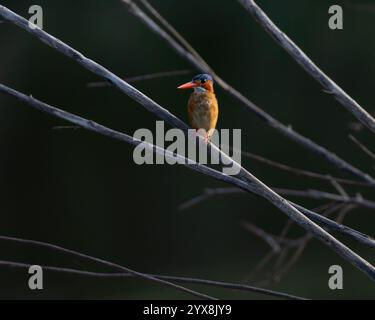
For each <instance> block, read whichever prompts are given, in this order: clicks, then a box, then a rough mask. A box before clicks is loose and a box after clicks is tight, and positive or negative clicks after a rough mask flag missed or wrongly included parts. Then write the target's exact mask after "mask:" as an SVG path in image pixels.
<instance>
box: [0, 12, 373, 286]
mask: <svg viewBox="0 0 375 320" xmlns="http://www.w3.org/2000/svg"><path fill="white" fill-rule="evenodd" d="M0 16H2V17H3V18H4V19H6V20H7V21H9V22H11V23H13V24H15V25H17V26H19V27H20V28H22V29H24V30H25V31H27V32H29V33H31V34H32V35H34V36H36V37H37V38H38V39H39V40H41V41H43V42H44V43H46V44H47V45H49V46H51V47H52V48H54V49H56V50H57V51H59V52H61V53H63V54H65V55H66V56H68V57H70V58H72V59H73V60H74V61H76V62H77V63H79V64H80V65H82V66H83V67H84V68H86V69H88V70H90V71H91V72H93V73H95V74H97V75H98V76H101V77H102V78H104V79H106V80H108V81H111V82H112V83H113V84H114V85H115V86H116V87H117V88H118V89H120V90H121V91H122V92H123V93H125V94H127V95H128V96H129V97H131V98H132V99H133V100H135V101H136V102H138V103H139V104H141V105H142V106H144V107H145V108H146V109H147V110H148V111H150V112H152V113H154V114H155V115H157V116H158V117H159V118H160V119H162V120H164V121H166V122H167V123H169V124H170V125H172V126H173V127H177V128H179V129H181V130H183V131H184V132H187V131H188V129H189V127H188V126H187V125H186V124H185V123H184V122H182V121H181V120H180V119H178V118H177V117H175V116H174V115H173V114H171V113H170V112H168V111H167V110H166V109H164V108H163V107H162V106H160V105H159V104H157V103H156V102H155V101H153V100H152V99H150V98H149V97H147V96H146V95H144V94H143V93H142V92H140V91H138V90H137V89H135V88H134V87H132V86H131V85H130V84H128V83H126V82H125V81H123V80H122V79H121V78H119V77H118V76H116V75H114V74H113V73H111V72H110V71H109V70H108V69H106V68H104V67H103V66H101V65H99V64H98V63H96V62H94V61H93V60H90V59H88V58H86V57H85V56H84V55H82V54H81V53H80V52H78V51H77V50H75V49H73V48H72V47H70V46H68V45H67V44H65V43H63V42H62V41H61V40H58V39H57V38H55V37H53V36H51V35H50V34H48V33H47V32H45V31H43V30H41V29H38V28H36V29H31V28H30V27H29V23H28V21H27V20H26V19H24V18H22V17H21V16H19V15H17V14H16V13H14V12H12V11H11V10H9V9H8V8H6V7H4V6H0ZM0 89H1V91H2V92H4V93H7V94H9V95H11V96H14V97H17V98H18V99H20V100H22V101H23V102H25V103H27V104H29V105H31V106H34V107H36V108H38V109H42V110H43V111H45V112H49V113H51V114H53V115H55V116H57V117H60V118H66V119H67V120H68V121H71V122H72V120H73V123H75V124H78V125H81V124H82V125H83V127H85V128H87V129H88V130H91V131H95V132H98V133H101V132H103V133H104V134H105V135H109V136H112V137H113V138H115V139H120V140H122V141H125V142H127V143H131V144H133V145H134V144H139V143H141V141H135V140H133V139H132V138H131V137H130V136H127V135H125V134H121V133H118V132H115V131H114V130H111V129H109V128H105V127H103V126H100V125H98V124H94V125H93V123H92V122H91V121H88V120H86V119H83V118H81V117H77V116H75V115H72V114H69V113H66V112H64V111H62V110H59V109H57V108H53V107H51V106H48V105H46V104H43V103H41V102H40V101H37V100H36V99H34V98H33V97H27V96H25V95H22V94H20V93H19V92H16V91H15V90H12V89H10V88H7V87H5V86H4V85H1V87H0ZM47 110H48V111H47ZM196 139H197V140H199V141H202V143H204V142H203V138H202V137H200V136H199V135H197V137H196ZM144 145H146V144H144ZM147 145H148V148H149V150H155V152H160V153H161V154H163V155H164V154H165V155H166V154H168V155H169V156H170V157H173V154H172V153H168V152H166V151H165V150H161V148H157V147H156V146H152V145H151V144H147ZM208 145H209V147H210V148H211V150H215V151H216V152H217V153H218V154H220V156H221V159H224V162H227V163H229V164H231V165H232V166H233V167H235V168H238V169H239V174H238V175H237V176H236V178H235V177H232V176H226V175H224V174H220V172H218V171H215V170H213V171H209V168H208V167H206V166H202V165H199V164H196V163H193V164H192V163H191V161H189V160H188V162H187V163H188V167H189V168H192V169H194V170H196V171H198V172H203V171H204V172H210V175H211V176H216V177H218V175H219V176H220V177H219V179H220V180H222V181H231V182H232V184H235V185H237V186H238V187H241V188H242V189H244V190H247V191H248V192H250V193H255V194H257V195H258V196H260V197H262V198H264V199H266V200H267V201H269V202H270V203H271V204H273V205H274V206H275V207H277V208H278V209H280V210H281V211H282V212H284V213H285V214H286V215H287V216H289V217H290V218H292V219H293V220H294V221H295V222H296V223H297V224H299V225H300V226H301V227H303V228H304V229H306V230H307V231H309V232H311V233H313V234H314V235H315V236H316V238H317V239H319V240H320V241H322V242H323V243H324V244H326V245H328V246H329V247H330V248H331V249H332V250H334V251H335V252H336V253H338V254H339V255H340V256H341V257H343V258H344V259H346V260H347V261H349V262H350V263H351V264H353V265H354V266H356V267H357V268H358V269H360V270H361V271H362V272H364V273H365V274H366V275H367V276H369V277H370V278H371V279H372V280H374V281H375V267H374V266H373V265H371V264H370V263H369V262H368V261H366V260H365V259H363V258H362V257H360V256H359V255H358V254H356V253H355V252H354V251H352V250H351V249H350V248H348V247H347V246H345V245H344V244H343V243H341V242H340V241H339V240H337V239H336V238H334V237H333V236H332V235H330V234H329V233H328V232H326V231H325V230H324V229H323V228H321V227H320V226H319V225H317V224H316V223H314V222H313V221H311V220H310V219H309V218H307V217H306V216H305V215H304V214H302V213H301V212H300V211H299V210H298V209H296V206H295V205H294V204H293V205H292V204H291V203H289V202H288V201H287V200H286V199H284V198H282V197H281V196H279V195H278V194H277V193H275V192H274V191H272V190H271V189H270V188H269V187H268V186H267V185H265V184H264V183H263V182H261V181H260V180H259V179H257V178H256V177H255V176H254V175H252V174H251V173H250V172H248V171H247V170H245V169H244V168H243V167H242V166H240V165H239V164H238V163H237V162H235V161H234V160H232V159H231V158H230V157H229V156H228V155H227V154H225V153H223V152H221V151H220V150H219V149H218V148H217V147H215V146H214V145H212V144H211V143H208ZM175 158H178V157H177V156H175ZM179 159H180V160H182V161H186V160H187V159H186V158H184V157H181V156H180V157H179ZM211 170H212V169H211Z"/></svg>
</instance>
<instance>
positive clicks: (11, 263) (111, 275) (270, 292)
mask: <svg viewBox="0 0 375 320" xmlns="http://www.w3.org/2000/svg"><path fill="white" fill-rule="evenodd" d="M0 266H3V267H8V268H22V269H23V268H29V267H30V266H31V264H28V263H20V262H14V261H5V260H0ZM41 267H42V269H43V270H45V271H52V272H59V273H68V274H76V275H80V276H88V277H95V278H108V279H119V278H129V277H134V275H132V274H131V273H125V272H124V273H103V272H92V271H83V270H78V269H71V268H62V267H52V266H41ZM147 275H148V276H150V277H154V278H157V279H160V280H164V281H175V282H179V283H190V284H200V285H208V286H212V287H218V288H226V289H233V290H239V291H246V292H253V293H259V294H263V295H267V296H271V297H277V298H284V299H290V300H308V299H306V298H302V297H299V296H295V295H291V294H287V293H283V292H279V291H274V290H269V289H263V288H258V287H254V286H250V285H245V284H239V283H229V282H222V281H213V280H206V279H198V278H187V277H177V276H164V275H157V274H147Z"/></svg>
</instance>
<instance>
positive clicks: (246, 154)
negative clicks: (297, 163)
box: [241, 151, 369, 186]
mask: <svg viewBox="0 0 375 320" xmlns="http://www.w3.org/2000/svg"><path fill="white" fill-rule="evenodd" d="M241 155H242V156H244V157H246V158H250V159H253V160H256V161H258V162H261V163H264V164H266V165H269V166H270V167H274V168H278V169H281V170H284V171H288V172H291V173H294V174H296V175H299V176H305V177H309V178H314V179H318V180H325V181H330V182H332V180H335V181H336V182H339V183H342V184H350V185H356V186H369V184H368V183H365V182H360V181H354V180H348V179H343V178H339V177H333V176H331V175H329V174H321V173H317V172H312V171H308V170H303V169H298V168H294V167H291V166H288V165H286V164H283V163H280V162H277V161H274V160H270V159H267V158H265V157H262V156H260V155H257V154H255V153H251V152H248V151H242V153H241Z"/></svg>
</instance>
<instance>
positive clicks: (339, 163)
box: [121, 0, 375, 187]
mask: <svg viewBox="0 0 375 320" xmlns="http://www.w3.org/2000/svg"><path fill="white" fill-rule="evenodd" d="M121 1H122V2H123V3H124V4H125V5H126V6H127V7H128V9H129V12H130V13H132V14H133V15H134V16H135V17H137V18H138V19H140V21H141V22H143V23H144V24H145V25H146V26H147V27H148V28H149V29H150V30H151V31H152V32H154V33H155V34H156V35H158V36H159V37H161V38H163V39H164V40H165V41H166V42H167V44H168V45H169V46H170V47H171V48H172V49H173V50H175V51H176V52H177V54H179V55H180V56H181V57H182V58H184V59H186V60H187V61H188V62H189V63H190V64H191V65H192V66H194V67H195V68H197V69H198V70H201V71H203V72H208V73H210V74H211V75H212V76H213V77H214V79H215V81H216V83H217V84H218V85H219V86H220V87H221V88H222V89H223V90H224V91H226V92H227V93H228V94H229V95H231V96H232V97H234V98H235V99H236V100H238V101H240V102H241V104H243V105H244V106H245V108H246V110H248V111H251V112H253V113H254V114H255V115H256V116H257V117H258V118H259V119H260V120H262V121H263V122H265V123H266V124H267V125H269V126H270V127H272V128H274V129H276V130H278V131H279V132H280V133H281V134H283V135H284V136H286V137H287V138H289V139H291V140H292V141H294V142H296V143H297V144H299V145H300V146H302V147H304V148H306V149H308V150H310V151H311V152H313V153H315V154H316V155H318V156H320V157H321V158H323V159H325V160H326V161H328V162H330V163H331V164H333V165H334V166H336V167H337V168H338V169H340V170H344V171H346V172H348V173H350V174H352V175H353V176H355V177H358V178H360V179H361V180H363V181H366V182H368V183H369V184H370V185H371V186H372V187H375V179H374V178H373V177H371V176H370V175H369V174H367V173H365V172H363V171H361V170H360V169H358V168H356V167H354V166H353V165H351V164H350V163H348V162H347V161H345V160H343V159H342V158H340V157H338V156H337V155H336V154H335V153H333V152H332V151H329V150H328V149H326V148H324V147H323V146H321V145H319V144H317V143H316V142H314V141H312V140H310V139H309V138H307V137H305V136H303V135H301V134H300V133H298V132H296V131H294V130H293V128H292V127H291V126H287V125H284V124H283V123H281V122H280V121H279V120H277V119H276V118H274V117H272V116H271V115H270V114H268V113H267V112H265V111H264V110H262V109H261V108H259V107H258V106H257V105H255V104H254V103H253V102H251V101H250V100H249V99H248V98H246V97H245V96H244V95H243V94H242V93H241V92H239V91H237V90H236V89H235V88H233V87H232V86H230V85H229V84H228V83H227V82H225V81H224V80H223V79H222V78H220V77H219V76H218V75H217V74H216V73H215V72H214V71H213V70H212V68H211V67H210V68H209V69H207V68H206V67H205V65H206V64H207V63H205V65H203V64H202V63H201V62H200V60H201V59H202V58H201V57H200V56H199V57H196V55H195V54H194V53H192V52H190V51H188V50H186V49H185V48H184V47H183V46H182V45H180V44H179V43H178V42H177V41H176V40H175V39H173V38H172V37H171V36H170V35H169V34H168V33H167V32H165V31H164V30H163V29H162V28H161V27H160V26H159V25H158V24H157V23H155V22H154V21H153V20H152V19H151V18H150V17H149V16H147V14H146V13H145V12H144V11H143V10H142V9H141V8H140V7H139V6H137V4H135V3H134V2H133V0H121ZM164 23H166V21H165V20H164ZM170 27H171V26H170ZM176 32H177V31H176ZM180 37H182V36H181V35H180ZM185 41H186V40H185Z"/></svg>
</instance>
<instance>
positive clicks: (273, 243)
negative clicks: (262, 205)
mask: <svg viewBox="0 0 375 320" xmlns="http://www.w3.org/2000/svg"><path fill="white" fill-rule="evenodd" d="M243 226H244V228H245V229H246V230H247V231H249V232H251V233H253V234H255V235H256V236H257V237H259V238H261V239H262V240H263V241H264V242H265V243H267V244H268V245H269V246H270V247H271V249H272V251H274V252H280V250H281V248H280V245H279V243H278V241H277V240H275V237H274V236H272V235H271V234H269V233H268V232H265V231H264V230H263V229H261V228H259V227H258V226H256V225H255V224H254V223H250V222H244V223H243Z"/></svg>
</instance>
